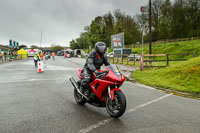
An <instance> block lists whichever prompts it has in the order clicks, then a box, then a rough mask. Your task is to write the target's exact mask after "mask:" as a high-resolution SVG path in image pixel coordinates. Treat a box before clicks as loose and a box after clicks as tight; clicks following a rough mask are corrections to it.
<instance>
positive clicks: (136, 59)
mask: <svg viewBox="0 0 200 133" xmlns="http://www.w3.org/2000/svg"><path fill="white" fill-rule="evenodd" d="M133 59H135V61H140V59H141V55H139V54H130V55H129V56H128V60H129V61H133Z"/></svg>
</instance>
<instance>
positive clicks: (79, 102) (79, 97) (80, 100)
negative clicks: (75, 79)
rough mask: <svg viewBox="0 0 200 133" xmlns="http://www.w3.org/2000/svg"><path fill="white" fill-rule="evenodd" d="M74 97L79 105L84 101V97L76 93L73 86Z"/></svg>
mask: <svg viewBox="0 0 200 133" xmlns="http://www.w3.org/2000/svg"><path fill="white" fill-rule="evenodd" d="M74 99H75V100H76V102H77V103H78V104H80V105H84V104H85V103H86V99H85V98H84V97H82V96H81V94H79V93H78V91H77V90H76V89H75V88H74Z"/></svg>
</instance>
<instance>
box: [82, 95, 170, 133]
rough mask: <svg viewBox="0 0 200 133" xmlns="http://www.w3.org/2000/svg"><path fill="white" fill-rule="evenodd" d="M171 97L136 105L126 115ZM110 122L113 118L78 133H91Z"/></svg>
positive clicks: (165, 96)
mask: <svg viewBox="0 0 200 133" xmlns="http://www.w3.org/2000/svg"><path fill="white" fill-rule="evenodd" d="M171 95H172V94H167V95H164V96H162V97H159V98H156V99H154V100H151V101H148V102H146V103H143V104H140V105H138V106H136V107H134V108H131V109H129V110H128V111H127V114H129V113H132V112H134V111H136V110H138V109H140V108H143V107H146V106H148V105H150V104H153V103H156V102H158V101H160V100H162V99H165V98H167V97H169V96H171ZM112 120H114V118H107V119H105V120H102V121H99V122H97V123H95V124H93V125H91V126H89V127H87V128H85V129H82V130H80V131H79V133H87V132H90V131H92V130H93V129H95V128H98V127H100V126H102V125H104V124H106V123H108V122H111V121H112Z"/></svg>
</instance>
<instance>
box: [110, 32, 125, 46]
mask: <svg viewBox="0 0 200 133" xmlns="http://www.w3.org/2000/svg"><path fill="white" fill-rule="evenodd" d="M111 45H112V48H123V47H124V33H120V34H115V35H112V36H111Z"/></svg>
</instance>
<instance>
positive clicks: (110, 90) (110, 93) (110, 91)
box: [108, 85, 121, 101]
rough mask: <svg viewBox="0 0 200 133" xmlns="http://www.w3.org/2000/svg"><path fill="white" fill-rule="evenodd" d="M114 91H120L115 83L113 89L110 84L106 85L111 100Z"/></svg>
mask: <svg viewBox="0 0 200 133" xmlns="http://www.w3.org/2000/svg"><path fill="white" fill-rule="evenodd" d="M115 91H121V90H120V89H119V88H117V85H115V88H114V89H110V86H108V96H109V98H110V99H111V100H112V101H113V100H114V99H115V95H114V92H115Z"/></svg>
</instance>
